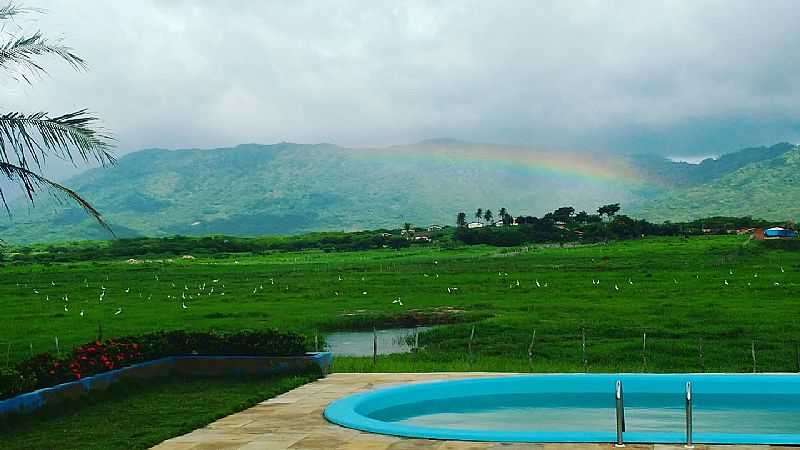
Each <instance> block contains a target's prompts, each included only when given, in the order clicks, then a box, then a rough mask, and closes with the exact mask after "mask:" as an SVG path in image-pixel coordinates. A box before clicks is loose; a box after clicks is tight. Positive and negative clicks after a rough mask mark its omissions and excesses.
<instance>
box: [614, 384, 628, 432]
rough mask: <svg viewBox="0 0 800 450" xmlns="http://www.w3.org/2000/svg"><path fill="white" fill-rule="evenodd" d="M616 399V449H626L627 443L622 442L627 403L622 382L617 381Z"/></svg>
mask: <svg viewBox="0 0 800 450" xmlns="http://www.w3.org/2000/svg"><path fill="white" fill-rule="evenodd" d="M614 399H615V403H616V409H617V442H616V444H614V447H625V443H624V442H623V440H622V433H623V432H624V431H625V403H624V399H623V393H622V381H620V380H617V386H616V389H615V393H614Z"/></svg>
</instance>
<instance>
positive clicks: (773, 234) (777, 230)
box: [752, 227, 797, 241]
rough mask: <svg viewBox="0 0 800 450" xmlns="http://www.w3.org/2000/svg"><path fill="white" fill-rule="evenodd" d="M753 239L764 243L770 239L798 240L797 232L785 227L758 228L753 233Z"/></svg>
mask: <svg viewBox="0 0 800 450" xmlns="http://www.w3.org/2000/svg"><path fill="white" fill-rule="evenodd" d="M752 237H753V239H758V240H762V241H763V240H768V239H795V238H797V232H796V231H794V230H790V229H788V228H783V227H772V228H767V229H762V228H758V229H756V230H755V231H753V236H752Z"/></svg>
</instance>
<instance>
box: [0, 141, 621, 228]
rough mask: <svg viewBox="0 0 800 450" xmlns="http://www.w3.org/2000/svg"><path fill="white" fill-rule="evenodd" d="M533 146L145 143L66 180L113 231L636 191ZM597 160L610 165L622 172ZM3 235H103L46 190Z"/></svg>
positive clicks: (532, 205) (543, 205) (331, 220)
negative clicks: (173, 146) (585, 173)
mask: <svg viewBox="0 0 800 450" xmlns="http://www.w3.org/2000/svg"><path fill="white" fill-rule="evenodd" d="M495 155H502V158H500V159H493V157H494V156H495ZM535 155H536V153H535V152H534V153H528V152H524V151H522V150H520V149H514V148H510V147H503V146H493V145H488V144H473V143H463V142H459V141H454V140H432V141H425V142H421V143H419V144H415V145H409V146H396V147H389V148H382V149H348V148H342V147H338V146H335V145H330V144H318V145H302V144H291V143H281V144H275V145H256V144H248V145H239V146H237V147H234V148H220V149H213V150H197V149H190V150H174V151H170V150H163V149H149V150H142V151H138V152H135V153H132V154H129V155H127V156H125V157H123V158H120V160H119V161H118V163H117V165H115V166H113V167H111V168H106V169H95V170H90V171H88V172H86V173H84V174H81V175H79V176H77V177H75V178H74V179H72V180H69V181H68V182H67V183H66V184H67V185H69V186H70V187H72V188H74V189H75V190H77V191H78V192H80V193H81V195H83V196H84V197H85V198H86V199H88V200H89V201H90V202H91V203H92V204H93V205H94V206H95V207H97V208H98V209H99V210H100V211H101V212H102V213H103V215H104V216H105V217H106V218H107V220H108V221H109V222H110V223H111V225H112V227H113V228H114V230H115V232H116V234H117V235H118V236H136V235H148V236H165V235H175V234H183V235H204V234H212V233H213V234H233V235H260V234H291V233H300V232H306V231H317V230H357V229H366V228H376V227H393V228H399V227H402V225H403V223H404V222H411V223H415V224H418V225H428V224H430V223H448V224H450V223H453V222H454V221H455V216H456V214H457V213H458V212H459V211H466V212H467V213H468V215H470V216H471V214H472V211H474V208H477V207H482V208H484V209H486V208H491V209H494V210H495V212H496V211H497V209H499V208H500V207H505V208H508V209H509V210H510V211H511V212H515V211H516V212H519V213H522V212H523V211H524V212H529V211H545V210H550V209H554V208H556V207H558V206H560V205H561V204H563V203H569V204H573V205H575V206H576V207H578V208H588V209H593V208H596V207H597V204H598V203H601V202H604V201H606V200H607V199H614V200H615V201H622V202H625V201H627V200H630V196H629V194H628V193H629V192H630V188H629V186H627V185H626V184H625V183H620V182H617V181H616V180H614V179H613V178H608V179H595V178H592V177H581V176H565V174H564V173H562V172H559V171H558V170H553V169H548V168H544V169H542V168H541V167H539V166H537V164H538V163H537V161H535V160H534V161H531V160H529V159H526V158H536V156H535ZM539 156H540V157H541V159H542V160H548V161H550V160H553V159H554V158H555V159H558V158H557V157H556V155H554V154H547V155H539ZM551 163H552V161H551ZM555 163H556V164H561V165H562V166H568V165H569V161H560V162H559V161H556V162H555ZM597 165H598V166H604V168H603V171H605V172H607V173H614V171H615V170H618V171H619V173H624V172H625V170H626V169H624V168H622V167H619V168H615V167H613V166H611V165H609V164H607V163H602V162H601V163H598V164H597ZM576 170H578V171H579V170H582V169H581V168H577V169H576ZM27 211H30V212H29V213H27ZM0 236H2V237H3V238H4V239H6V240H8V241H11V242H31V241H55V240H64V239H95V238H107V237H108V235H107V234H105V232H104V231H103V230H102V229H100V228H99V227H97V225H96V224H94V223H92V221H91V220H89V219H88V218H87V217H86V216H85V214H83V212H82V211H81V210H79V209H78V208H76V207H74V206H72V205H69V204H67V205H64V204H56V203H53V202H49V201H47V199H46V198H43V199H42V202H41V203H40V204H37V206H36V207H35V208H30V209H29V208H27V207H26V206H24V204H20V205H17V208H16V209H15V214H14V216H13V217H12V218H11V220H8V219H5V218H2V219H0Z"/></svg>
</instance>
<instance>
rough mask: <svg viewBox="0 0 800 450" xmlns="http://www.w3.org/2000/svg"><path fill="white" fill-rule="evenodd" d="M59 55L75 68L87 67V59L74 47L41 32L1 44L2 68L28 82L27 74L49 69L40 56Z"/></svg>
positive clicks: (0, 59) (44, 71)
mask: <svg viewBox="0 0 800 450" xmlns="http://www.w3.org/2000/svg"><path fill="white" fill-rule="evenodd" d="M48 55H50V56H57V57H59V58H61V59H63V60H64V61H66V62H67V63H68V64H69V65H70V66H72V68H74V69H75V70H84V69H86V68H87V65H86V61H84V60H83V58H81V57H80V56H78V55H76V54H75V53H73V50H72V48H70V47H67V46H66V45H61V44H59V43H58V42H51V41H49V40H48V39H47V38H45V37H44V36H43V35H42V33H41V32H39V31H37V32H35V33H33V34H31V35H29V36H20V37H18V38H16V39H11V40H10V41H8V42H6V43H5V44H3V45H2V46H0V68H2V69H6V70H8V71H13V72H16V73H19V75H20V76H21V77H22V78H23V79H25V81H27V82H28V83H30V80H29V79H28V77H27V75H26V74H35V73H39V72H41V73H46V72H47V70H46V69H45V68H44V66H42V65H41V64H39V63H38V62H37V61H36V58H38V57H40V56H48Z"/></svg>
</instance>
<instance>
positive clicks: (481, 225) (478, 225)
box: [467, 222, 483, 229]
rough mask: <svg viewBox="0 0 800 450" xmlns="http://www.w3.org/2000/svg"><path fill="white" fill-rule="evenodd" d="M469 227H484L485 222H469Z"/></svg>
mask: <svg viewBox="0 0 800 450" xmlns="http://www.w3.org/2000/svg"><path fill="white" fill-rule="evenodd" d="M467 228H469V229H472V228H483V223H481V222H470V223H468V224H467Z"/></svg>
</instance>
